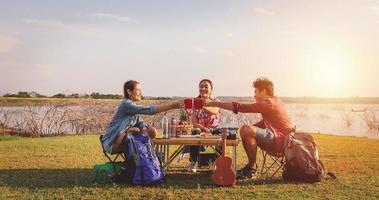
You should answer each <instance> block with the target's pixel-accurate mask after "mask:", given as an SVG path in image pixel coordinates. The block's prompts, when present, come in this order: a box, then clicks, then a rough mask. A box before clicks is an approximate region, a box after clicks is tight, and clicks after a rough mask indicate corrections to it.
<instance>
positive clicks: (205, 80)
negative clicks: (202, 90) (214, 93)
mask: <svg viewBox="0 0 379 200" xmlns="http://www.w3.org/2000/svg"><path fill="white" fill-rule="evenodd" d="M202 82H208V83H209V85H210V86H211V90H213V83H212V81H211V80H209V79H206V78H205V79H202V80H201V81H200V82H199V86H200V84H201V83H202ZM200 97H201V95H199V96H197V98H200Z"/></svg>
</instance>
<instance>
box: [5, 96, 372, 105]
mask: <svg viewBox="0 0 379 200" xmlns="http://www.w3.org/2000/svg"><path fill="white" fill-rule="evenodd" d="M166 98H167V99H168V100H162V99H160V100H158V99H156V98H155V97H146V99H145V100H143V101H142V103H147V102H152V103H153V102H154V103H157V102H159V103H162V102H165V101H172V100H179V99H183V98H187V97H166ZM218 98H219V99H221V100H224V101H242V102H251V101H253V97H231V96H220V97H218ZM280 98H281V99H282V101H283V102H284V103H294V104H379V97H351V98H318V97H280ZM120 101H122V99H90V98H17V97H0V106H35V105H43V104H49V105H56V104H71V105H90V104H94V103H111V104H118V103H119V102H120Z"/></svg>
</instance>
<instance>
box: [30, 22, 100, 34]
mask: <svg viewBox="0 0 379 200" xmlns="http://www.w3.org/2000/svg"><path fill="white" fill-rule="evenodd" d="M23 21H24V22H25V23H27V24H30V25H35V26H40V27H45V28H51V29H62V30H66V31H75V32H85V33H88V32H100V31H103V29H101V28H96V27H89V26H81V25H73V24H66V23H63V22H61V21H54V20H39V19H23Z"/></svg>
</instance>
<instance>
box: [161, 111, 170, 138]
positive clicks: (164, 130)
mask: <svg viewBox="0 0 379 200" xmlns="http://www.w3.org/2000/svg"><path fill="white" fill-rule="evenodd" d="M162 133H163V138H169V123H168V118H167V116H166V115H165V116H163V118H162Z"/></svg>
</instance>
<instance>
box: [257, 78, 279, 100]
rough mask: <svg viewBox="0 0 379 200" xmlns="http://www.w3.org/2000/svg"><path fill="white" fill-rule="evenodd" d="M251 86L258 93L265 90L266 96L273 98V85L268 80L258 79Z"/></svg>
mask: <svg viewBox="0 0 379 200" xmlns="http://www.w3.org/2000/svg"><path fill="white" fill-rule="evenodd" d="M253 85H254V88H256V89H258V90H259V91H262V90H266V93H267V95H268V96H274V84H273V83H272V81H270V80H269V79H268V78H266V77H258V78H257V79H256V80H255V81H254V83H253Z"/></svg>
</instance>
